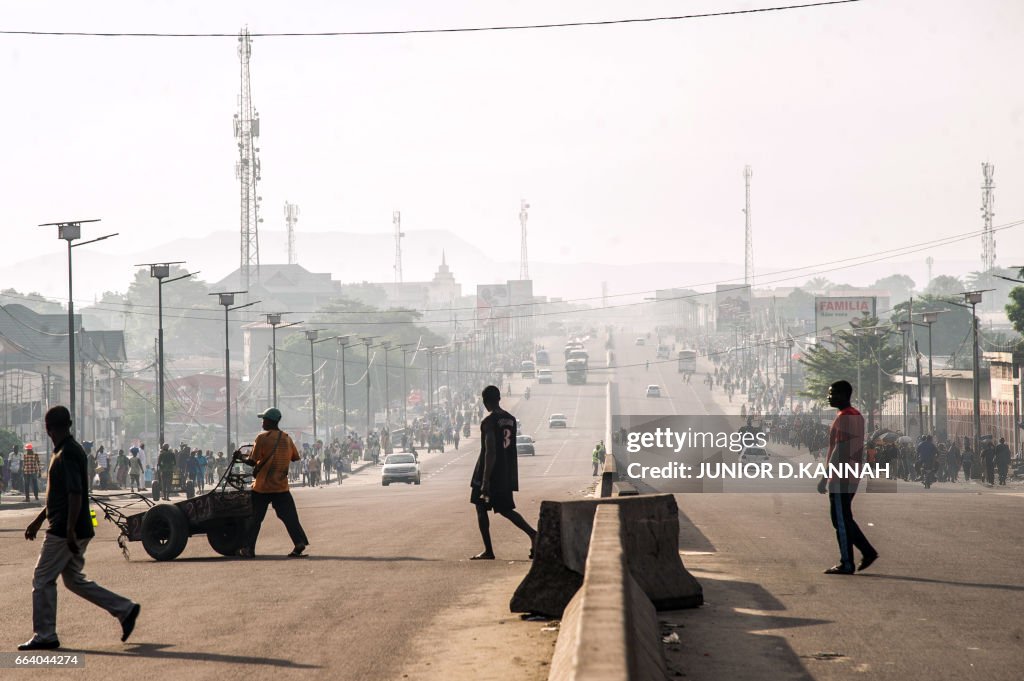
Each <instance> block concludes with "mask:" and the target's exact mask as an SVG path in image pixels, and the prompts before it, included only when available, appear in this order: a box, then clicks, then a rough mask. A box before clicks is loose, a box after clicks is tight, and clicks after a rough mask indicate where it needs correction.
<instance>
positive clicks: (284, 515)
mask: <svg viewBox="0 0 1024 681" xmlns="http://www.w3.org/2000/svg"><path fill="white" fill-rule="evenodd" d="M270 505H273V506H274V513H276V514H277V517H278V518H280V519H281V522H283V523H284V526H285V528H286V529H287V530H288V536H289V537H290V538H291V540H292V544H294V545H295V546H298V545H300V544H302V545H303V546H308V545H309V540H308V539H306V533H305V531H304V530H303V529H302V525H301V524H300V523H299V512H298V510H297V509H296V508H295V499H293V498H292V493H291V492H273V493H271V494H264V493H262V492H253V493H252V517H251V518H250V519H249V544H248V546H249V549H250V550H251V551H252V552H253V553H256V539H258V538H259V536H260V527H262V525H263V519H264V518H266V517H267V507H268V506H270Z"/></svg>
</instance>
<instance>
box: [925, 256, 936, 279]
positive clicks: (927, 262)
mask: <svg viewBox="0 0 1024 681" xmlns="http://www.w3.org/2000/svg"><path fill="white" fill-rule="evenodd" d="M924 264H925V265H927V266H928V282H927V283H926V284H925V286H926V287H927V286H928V284H930V283H932V265H934V264H935V258H933V257H932V256H930V255H929V256H928V257H927V258H925V259H924Z"/></svg>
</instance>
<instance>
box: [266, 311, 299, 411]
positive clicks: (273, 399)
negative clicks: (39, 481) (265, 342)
mask: <svg viewBox="0 0 1024 681" xmlns="http://www.w3.org/2000/svg"><path fill="white" fill-rule="evenodd" d="M286 314H289V313H288V312H268V313H267V324H269V325H270V358H271V359H270V363H271V370H270V385H271V388H270V405H269V406H271V407H276V406H277V327H278V326H280V327H281V328H282V329H286V328H288V327H289V326H295V325H296V324H301V323H302V322H291V323H290V324H282V323H281V315H286Z"/></svg>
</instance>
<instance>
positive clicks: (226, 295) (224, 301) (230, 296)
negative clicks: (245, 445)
mask: <svg viewBox="0 0 1024 681" xmlns="http://www.w3.org/2000/svg"><path fill="white" fill-rule="evenodd" d="M245 293H248V291H224V292H222V293H211V294H209V295H211V296H218V300H219V302H220V304H221V305H223V306H224V414H225V425H224V438H225V442H226V444H225V449H224V453H225V454H231V346H230V343H229V342H228V341H229V339H230V336H229V332H228V312H231V311H233V310H241V309H242V308H243V307H249V306H250V305H255V304H256V303H258V302H260V301H258V300H256V301H253V302H251V303H247V304H245V305H239V306H238V307H231V306H232V305H234V303H235V296H236V295H243V294H245Z"/></svg>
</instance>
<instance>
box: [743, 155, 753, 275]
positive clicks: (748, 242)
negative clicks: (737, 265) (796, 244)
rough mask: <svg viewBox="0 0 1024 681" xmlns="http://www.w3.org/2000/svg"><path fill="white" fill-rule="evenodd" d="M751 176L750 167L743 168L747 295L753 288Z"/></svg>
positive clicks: (744, 266)
mask: <svg viewBox="0 0 1024 681" xmlns="http://www.w3.org/2000/svg"><path fill="white" fill-rule="evenodd" d="M753 174H754V171H753V170H751V169H750V166H744V167H743V179H744V180H746V184H747V202H746V207H745V208H744V209H743V213H744V216H745V218H746V230H745V232H744V233H745V243H744V251H743V253H744V258H743V283H744V285H746V286H747V291H748V295H749V292H750V290H751V289H753V287H754V230H753V227H751V225H750V178H751V176H753Z"/></svg>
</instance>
